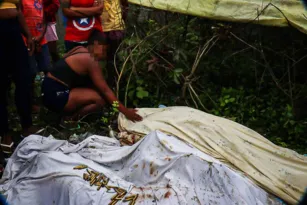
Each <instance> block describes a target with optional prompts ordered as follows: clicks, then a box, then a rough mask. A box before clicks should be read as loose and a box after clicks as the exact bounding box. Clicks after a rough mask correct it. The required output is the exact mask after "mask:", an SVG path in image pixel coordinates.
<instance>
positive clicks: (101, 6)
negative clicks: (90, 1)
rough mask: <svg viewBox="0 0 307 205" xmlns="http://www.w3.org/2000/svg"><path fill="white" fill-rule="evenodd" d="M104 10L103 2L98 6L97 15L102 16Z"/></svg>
mask: <svg viewBox="0 0 307 205" xmlns="http://www.w3.org/2000/svg"><path fill="white" fill-rule="evenodd" d="M102 12H103V3H101V4H99V5H98V6H97V10H96V15H97V16H100V15H101V14H102Z"/></svg>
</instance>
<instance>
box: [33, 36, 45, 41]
mask: <svg viewBox="0 0 307 205" xmlns="http://www.w3.org/2000/svg"><path fill="white" fill-rule="evenodd" d="M34 38H35V41H36V42H38V43H40V42H41V41H42V40H43V38H44V35H39V36H37V37H34Z"/></svg>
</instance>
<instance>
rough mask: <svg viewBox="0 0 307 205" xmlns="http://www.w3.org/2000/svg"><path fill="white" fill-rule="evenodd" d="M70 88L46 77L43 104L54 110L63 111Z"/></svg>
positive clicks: (43, 85)
mask: <svg viewBox="0 0 307 205" xmlns="http://www.w3.org/2000/svg"><path fill="white" fill-rule="evenodd" d="M69 93H70V90H69V88H68V87H66V86H65V85H63V84H61V83H59V82H58V81H56V80H54V79H52V78H49V77H45V79H44V80H43V83H42V97H43V104H44V105H45V106H46V108H48V109H49V110H51V111H53V112H58V113H59V112H62V111H63V110H64V107H65V105H66V104H67V102H68V99H69Z"/></svg>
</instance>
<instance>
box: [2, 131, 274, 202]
mask: <svg viewBox="0 0 307 205" xmlns="http://www.w3.org/2000/svg"><path fill="white" fill-rule="evenodd" d="M94 147H95V148H94ZM80 164H85V165H87V166H88V167H89V169H90V170H94V171H97V172H99V173H103V174H104V175H105V176H106V177H107V178H109V180H110V181H109V183H108V186H110V185H113V186H116V187H120V188H121V189H124V190H126V191H127V193H126V194H125V195H124V196H120V197H118V198H119V200H118V201H116V200H115V201H114V200H113V204H133V203H132V202H131V201H130V202H124V200H125V199H127V196H131V195H132V196H135V195H138V198H137V200H136V204H161V205H167V204H176V205H177V204H184V205H192V204H206V205H207V204H225V205H231V204H239V205H244V204H246V205H256V204H257V205H261V204H263V205H266V204H278V202H276V201H275V200H273V199H272V197H270V196H269V194H267V193H266V192H265V191H264V190H262V189H261V188H259V187H258V186H256V185H254V183H253V182H251V181H250V180H249V179H248V178H246V177H245V176H244V175H241V174H239V173H237V172H235V171H233V170H231V169H230V168H228V167H227V166H225V165H223V164H222V163H220V162H219V161H218V160H216V159H214V158H212V157H210V156H208V155H206V154H204V153H202V152H201V151H199V150H198V149H195V148H193V147H191V146H189V145H187V144H186V143H184V142H182V141H181V140H179V139H177V138H175V137H172V136H168V135H165V134H163V133H161V132H158V131H155V132H152V133H150V134H149V135H147V136H146V137H144V138H143V139H142V140H141V141H139V142H138V143H137V144H135V145H133V146H124V147H120V145H119V142H118V141H116V140H114V139H110V138H106V137H101V136H91V137H89V138H87V139H86V140H84V141H83V142H81V143H79V144H77V145H72V144H69V143H68V142H67V141H62V140H56V139H53V138H51V137H49V138H45V137H42V136H38V135H32V136H29V137H27V138H25V139H24V140H23V141H22V142H21V143H20V144H19V146H18V147H17V149H16V151H15V152H14V154H13V156H12V157H11V159H10V160H9V162H8V165H7V167H6V169H5V173H4V176H3V178H2V179H3V180H5V182H4V183H3V184H2V185H0V190H1V191H2V192H3V193H4V195H5V196H7V199H8V202H9V203H10V204H11V205H19V204H22V205H86V204H92V205H96V204H97V205H98V204H110V203H111V201H112V197H114V196H115V195H116V192H115V189H114V188H111V189H110V190H109V191H107V189H106V188H105V187H103V188H101V189H100V190H99V191H97V186H95V185H93V186H90V184H89V182H88V181H85V180H84V179H83V173H86V170H85V169H84V170H74V169H73V168H74V167H75V166H77V165H80Z"/></svg>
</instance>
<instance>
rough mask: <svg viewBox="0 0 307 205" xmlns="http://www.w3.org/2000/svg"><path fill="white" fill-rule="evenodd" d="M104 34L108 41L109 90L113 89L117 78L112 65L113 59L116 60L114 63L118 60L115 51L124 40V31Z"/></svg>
mask: <svg viewBox="0 0 307 205" xmlns="http://www.w3.org/2000/svg"><path fill="white" fill-rule="evenodd" d="M106 34H107V38H108V41H109V49H108V60H107V72H108V78H107V83H108V85H109V86H110V88H114V86H115V83H116V82H117V77H118V76H117V73H116V70H115V69H116V68H115V64H114V58H115V59H116V61H117V60H118V58H117V55H116V51H117V49H118V47H119V46H120V44H121V42H122V40H123V38H124V31H110V32H106Z"/></svg>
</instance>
